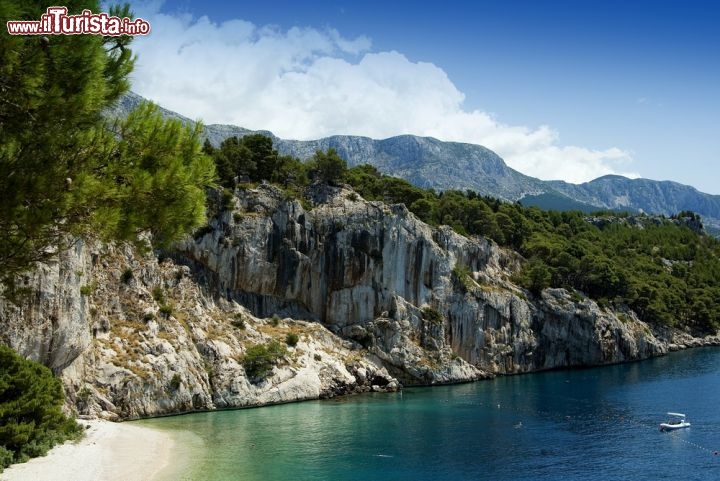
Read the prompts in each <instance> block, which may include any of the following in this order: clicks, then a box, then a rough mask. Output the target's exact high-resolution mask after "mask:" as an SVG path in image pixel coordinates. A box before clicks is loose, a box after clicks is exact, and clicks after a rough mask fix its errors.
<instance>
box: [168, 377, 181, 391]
mask: <svg viewBox="0 0 720 481" xmlns="http://www.w3.org/2000/svg"><path fill="white" fill-rule="evenodd" d="M181 384H182V379H180V375H179V374H178V373H175V374H173V377H172V379H170V389H172V390H173V391H177V390H178V389H180V385H181Z"/></svg>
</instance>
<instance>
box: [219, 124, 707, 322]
mask: <svg viewBox="0 0 720 481" xmlns="http://www.w3.org/2000/svg"><path fill="white" fill-rule="evenodd" d="M263 139H264V140H263ZM205 148H206V151H207V152H208V153H210V154H211V155H213V157H214V158H215V159H216V162H217V163H218V171H219V172H221V173H222V172H225V177H224V180H222V181H221V182H223V183H224V185H226V186H231V185H234V183H236V182H238V179H243V180H245V181H255V182H257V181H260V180H262V179H269V180H271V181H273V182H277V183H278V184H280V185H282V186H284V187H285V188H286V189H287V191H288V195H295V196H297V195H300V196H301V192H302V187H303V186H305V185H307V184H308V183H309V182H311V181H312V180H313V179H316V180H317V179H319V180H323V181H328V182H335V183H340V182H347V183H349V184H350V185H352V187H353V189H354V190H355V191H356V192H357V193H358V194H360V195H362V196H363V197H364V198H366V199H368V200H380V201H383V202H386V203H391V204H393V203H403V204H405V205H406V206H407V208H408V209H409V210H410V211H412V212H413V213H414V214H415V215H416V216H418V217H419V218H420V219H421V220H423V221H425V222H426V223H428V224H431V225H441V224H445V225H449V226H451V227H452V228H453V229H454V230H455V231H456V232H458V233H460V234H463V235H482V236H485V237H489V238H491V239H493V240H494V241H495V242H497V243H498V244H500V245H502V246H505V247H508V248H511V249H514V250H516V251H518V252H519V253H520V254H522V256H523V257H524V258H525V259H527V262H526V264H525V267H524V269H523V271H522V272H521V274H520V275H519V276H518V277H517V279H516V281H517V282H518V283H519V284H520V285H522V286H524V287H526V288H527V289H528V290H530V291H531V292H532V293H534V294H539V292H540V291H541V290H542V289H544V288H547V287H564V288H567V289H570V290H571V291H574V292H576V295H577V296H583V295H586V296H589V297H591V298H593V299H595V300H597V301H598V302H600V304H601V305H604V306H612V307H613V308H615V309H619V310H621V311H622V310H626V309H631V310H633V311H635V312H636V314H637V315H638V316H639V317H640V318H641V319H642V320H645V321H647V322H649V323H652V324H660V325H666V326H687V327H689V328H691V329H694V330H697V331H698V332H712V331H714V330H717V329H718V328H719V327H720V287H719V286H717V285H716V282H715V280H716V279H720V242H718V240H717V239H715V238H713V237H710V236H708V235H705V234H704V231H703V230H702V223H701V219H700V217H699V216H697V215H696V214H694V213H692V212H687V211H686V212H680V213H678V214H677V215H675V216H672V217H670V218H666V217H664V216H645V215H630V214H619V213H617V212H598V213H595V214H592V215H590V214H587V213H582V212H579V211H572V212H559V211H546V210H541V209H539V208H537V207H524V206H522V205H521V204H519V203H511V202H504V201H501V200H499V199H494V198H491V197H486V196H480V195H477V194H476V193H475V192H472V191H465V192H461V191H454V190H448V191H444V192H435V191H434V190H431V189H423V188H419V187H416V186H413V185H412V184H410V183H409V182H407V181H406V180H403V179H399V178H397V177H391V176H387V175H383V174H381V173H380V172H379V171H378V170H377V169H376V168H375V167H373V166H370V165H361V166H356V167H353V168H350V169H347V167H346V163H345V162H344V160H343V159H341V158H340V157H339V155H338V154H337V152H336V151H334V150H332V149H330V150H329V151H327V152H322V151H318V152H316V154H315V156H314V157H313V159H311V161H310V162H308V163H305V164H303V163H301V162H300V161H299V160H297V159H293V158H292V157H289V156H281V155H279V154H278V153H277V151H275V150H274V149H273V148H272V140H271V139H270V138H269V137H264V136H262V135H258V134H256V135H251V136H246V137H243V138H230V139H228V140H226V141H224V142H223V143H222V144H221V146H220V147H219V148H218V149H214V148H213V147H211V146H210V145H209V143H206V146H205ZM233 152H235V154H233ZM230 159H235V160H230ZM269 166H274V168H272V169H269ZM233 172H234V174H232V173H233ZM263 172H271V173H272V174H271V175H266V174H263ZM221 175H222V174H221ZM458 268H459V269H460V270H462V266H458Z"/></svg>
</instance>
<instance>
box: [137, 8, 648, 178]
mask: <svg viewBox="0 0 720 481" xmlns="http://www.w3.org/2000/svg"><path fill="white" fill-rule="evenodd" d="M136 15H137V16H140V17H142V18H144V19H145V20H147V21H149V22H150V24H151V27H152V30H151V33H150V35H148V36H147V37H137V38H136V39H135V43H134V45H133V47H134V51H135V52H136V53H137V54H138V62H137V64H136V68H135V72H134V78H133V90H135V91H136V92H137V93H138V94H140V95H143V96H145V97H147V98H150V99H152V100H154V101H156V102H157V103H159V104H160V105H162V106H163V107H165V108H168V109H171V110H174V111H177V112H178V113H181V114H183V115H186V116H189V117H191V118H196V119H202V120H203V121H204V122H205V123H229V124H235V125H239V126H242V127H246V128H249V129H266V130H271V131H273V132H274V133H275V134H276V135H278V136H280V137H284V138H294V139H313V138H320V137H324V136H328V135H333V134H353V135H365V136H369V137H374V138H386V137H390V136H393V135H399V134H404V133H408V134H415V135H429V136H433V137H436V138H439V139H442V140H454V141H460V142H470V143H476V144H481V145H484V146H486V147H488V148H490V149H492V150H494V151H496V152H497V153H498V154H499V155H500V156H501V157H503V158H504V159H505V161H506V162H507V163H508V165H510V166H511V167H513V168H515V169H517V170H519V171H521V172H523V173H525V174H528V175H532V176H535V177H539V178H542V179H563V180H567V181H570V182H583V181H587V180H590V179H593V178H595V177H598V176H600V175H604V174H609V173H623V175H630V176H636V175H635V174H628V173H627V172H623V171H622V170H619V169H620V168H621V167H622V165H623V164H627V163H629V162H630V161H631V160H632V159H631V155H630V154H629V153H628V152H625V151H623V150H620V149H618V148H609V149H606V150H592V149H586V148H583V147H574V146H561V145H560V144H559V137H558V134H557V132H556V131H554V130H553V129H552V128H550V127H548V126H540V127H537V128H529V127H524V126H511V125H506V124H503V123H502V122H500V121H499V120H497V119H495V118H494V117H492V116H491V115H489V114H487V113H485V112H481V111H477V110H474V111H467V110H465V109H464V108H463V101H464V95H463V93H462V92H460V91H459V90H458V89H457V88H456V87H455V85H454V84H453V83H452V81H451V80H450V79H449V78H448V77H447V75H446V74H445V72H444V71H443V70H442V69H440V68H438V67H437V66H435V65H433V64H431V63H426V62H411V61H410V60H408V59H407V58H406V57H405V56H404V55H402V54H401V53H398V52H394V51H392V52H373V51H371V50H370V48H371V42H370V40H369V39H368V38H366V37H358V38H355V39H346V38H344V37H342V35H341V33H339V32H337V31H336V30H332V29H326V30H319V29H314V28H299V27H293V28H291V29H289V30H287V31H283V30H281V29H279V28H278V27H275V26H262V27H258V26H256V25H253V24H252V23H250V22H247V21H243V20H232V21H227V22H224V23H221V24H217V23H213V22H211V21H210V20H209V19H208V18H207V17H200V18H193V17H191V16H190V15H176V16H173V15H166V14H160V13H159V9H158V4H157V3H154V4H146V5H144V6H143V5H141V6H140V7H139V8H137V7H136Z"/></svg>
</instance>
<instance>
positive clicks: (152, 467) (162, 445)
mask: <svg viewBox="0 0 720 481" xmlns="http://www.w3.org/2000/svg"><path fill="white" fill-rule="evenodd" d="M79 423H80V424H81V425H82V426H89V428H88V429H86V431H85V437H84V438H83V439H82V440H80V441H78V442H77V443H73V442H69V443H65V444H63V445H61V446H56V447H55V448H53V449H52V450H51V451H50V452H49V453H48V455H47V456H44V457H40V458H34V459H31V460H30V461H28V462H27V463H23V464H16V465H13V466H11V467H9V468H7V469H5V471H4V472H3V473H2V474H0V481H39V480H43V481H135V480H137V481H148V480H153V479H157V478H158V476H159V475H160V473H161V472H162V471H163V470H164V469H166V468H168V466H170V463H171V461H172V459H171V458H172V452H173V446H174V444H175V441H174V438H173V436H172V435H171V434H170V433H167V432H164V431H159V430H156V429H151V428H147V427H141V426H137V425H133V424H130V423H113V422H109V421H98V420H93V421H79Z"/></svg>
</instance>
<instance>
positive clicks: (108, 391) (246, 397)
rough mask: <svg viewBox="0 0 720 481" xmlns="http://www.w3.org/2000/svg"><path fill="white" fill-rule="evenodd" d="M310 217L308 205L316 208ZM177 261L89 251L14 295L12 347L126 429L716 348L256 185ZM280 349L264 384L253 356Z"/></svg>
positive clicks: (315, 194)
mask: <svg viewBox="0 0 720 481" xmlns="http://www.w3.org/2000/svg"><path fill="white" fill-rule="evenodd" d="M308 203H309V204H311V206H312V208H310V206H308ZM231 207H232V208H229V209H224V210H220V212H219V213H218V215H217V216H216V217H215V218H214V219H213V220H212V222H211V224H210V225H209V226H208V228H206V229H203V230H202V231H200V232H199V233H198V234H197V235H196V236H195V238H192V239H188V240H187V241H186V242H184V243H182V244H180V245H178V246H177V247H176V248H175V249H174V250H173V251H172V252H169V253H161V254H160V255H158V254H157V253H152V251H148V252H147V253H145V254H140V253H138V251H137V250H135V249H132V248H130V247H129V246H115V245H101V244H97V243H92V242H86V241H77V242H76V243H75V245H74V246H73V248H72V249H70V250H68V251H66V252H62V253H60V254H59V256H58V259H57V261H56V262H54V263H51V264H48V265H45V266H41V267H39V268H38V269H37V270H36V271H34V272H32V273H30V274H28V275H26V276H25V277H24V278H23V279H21V280H20V281H21V284H22V285H23V286H24V287H27V288H28V289H29V290H30V291H31V292H32V293H33V294H32V295H30V296H27V297H25V298H24V299H22V300H21V301H19V302H18V303H12V302H9V301H7V300H5V299H2V298H0V322H1V323H2V324H3V326H5V329H4V332H3V333H1V334H0V342H3V343H5V344H8V345H10V346H12V347H13V348H15V349H16V350H18V351H19V352H20V353H21V354H23V355H24V356H26V357H29V358H32V359H35V360H38V361H40V362H42V363H44V364H45V365H47V366H49V367H50V368H51V369H52V370H53V371H54V372H55V373H56V374H57V375H58V376H60V378H61V379H62V381H63V384H64V387H65V391H66V398H67V408H68V411H70V412H74V413H75V414H78V415H81V416H90V417H99V418H103V419H109V420H126V419H137V418H144V417H152V416H159V415H165V414H173V413H181V412H193V411H207V410H215V409H228V408H239V407H248V406H259V405H266V404H276V403H284V402H294V401H301V400H306V399H318V398H328V397H334V396H339V395H347V394H353V393H362V392H370V391H394V390H397V389H400V388H401V387H402V385H432V384H446V383H456V382H468V381H474V380H480V379H486V378H490V377H493V376H495V375H511V374H522V373H530V372H537V371H543V370H548V369H557V368H568V367H585V366H595V365H606V364H614V363H621V362H628V361H635V360H641V359H647V358H650V357H655V356H660V355H664V354H666V353H667V352H669V351H674V350H678V349H683V348H689V347H696V346H704V345H713V346H717V345H720V336H719V335H717V334H716V335H714V336H708V337H704V338H699V337H694V336H692V335H691V333H687V332H681V331H678V330H671V329H658V328H654V327H652V326H650V325H648V324H646V323H644V322H642V321H640V320H639V319H638V318H637V317H636V316H635V315H634V313H632V312H623V313H618V312H613V311H611V310H609V309H604V308H601V307H599V306H598V305H597V304H596V303H595V302H594V301H592V300H591V299H588V298H586V297H584V296H582V295H578V293H570V292H568V291H566V290H563V289H546V290H544V291H543V292H542V295H541V296H539V297H537V298H534V297H532V296H531V295H530V294H529V293H527V292H525V291H523V290H522V289H520V288H519V287H517V286H516V285H515V284H513V283H512V281H511V278H512V275H513V274H514V273H515V272H516V271H517V270H518V269H519V267H520V263H521V262H522V261H521V259H520V258H519V256H518V255H517V254H516V253H514V252H512V251H508V250H505V249H502V248H499V247H498V246H497V245H495V244H494V243H492V242H490V241H488V240H486V239H483V238H472V239H469V238H466V237H463V236H460V235H458V234H456V233H455V232H453V231H452V230H451V229H450V228H448V227H440V228H437V229H435V228H432V227H430V226H428V225H426V224H424V223H422V222H421V221H420V220H418V219H417V218H416V217H415V216H414V215H413V214H411V213H410V212H409V211H408V210H407V209H405V207H404V206H403V205H390V206H388V205H385V204H382V203H378V202H367V201H365V200H363V199H362V198H360V197H359V196H358V195H357V194H356V193H354V192H352V191H350V190H349V189H347V188H333V187H327V186H321V185H317V186H313V187H312V188H311V189H310V190H309V192H308V196H307V199H306V200H304V201H303V202H300V201H299V200H297V199H292V198H289V197H288V196H287V195H286V194H285V193H284V192H283V191H281V190H280V189H278V188H276V187H273V186H270V185H259V186H257V187H256V188H252V189H250V188H248V189H243V190H238V191H236V195H235V197H234V199H233V200H232V206H231ZM273 342H274V343H276V344H274V346H280V347H281V348H282V349H280V348H278V349H280V352H279V353H278V355H277V357H276V358H275V359H273V362H272V365H270V366H268V370H267V372H266V373H265V374H264V375H263V376H253V375H251V374H250V373H249V372H248V369H249V364H248V362H247V359H248V356H250V355H251V353H252V352H255V351H254V350H253V349H255V350H257V349H258V348H257V346H268V345H270V343H273Z"/></svg>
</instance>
